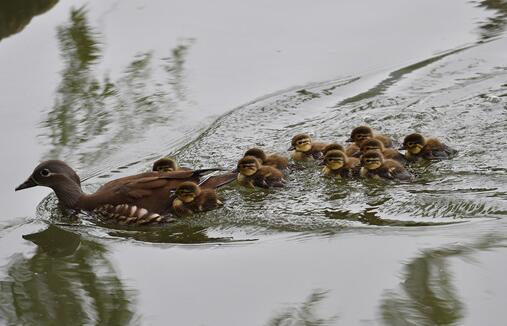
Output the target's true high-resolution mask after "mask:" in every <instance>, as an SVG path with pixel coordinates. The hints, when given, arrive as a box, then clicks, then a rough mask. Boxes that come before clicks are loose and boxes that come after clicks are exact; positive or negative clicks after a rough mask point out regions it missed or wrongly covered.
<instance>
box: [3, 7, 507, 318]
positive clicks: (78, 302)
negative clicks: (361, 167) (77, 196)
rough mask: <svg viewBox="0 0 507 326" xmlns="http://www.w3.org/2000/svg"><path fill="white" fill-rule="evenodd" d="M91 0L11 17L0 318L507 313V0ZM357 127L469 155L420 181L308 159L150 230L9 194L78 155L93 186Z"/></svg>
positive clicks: (430, 169) (421, 173)
mask: <svg viewBox="0 0 507 326" xmlns="http://www.w3.org/2000/svg"><path fill="white" fill-rule="evenodd" d="M82 4H84V5H85V6H84V7H79V6H78V7H71V6H72V5H73V4H67V3H65V2H64V3H58V4H56V2H51V1H47V3H45V4H42V2H38V3H37V4H35V3H32V2H30V1H26V3H23V2H20V3H19V6H15V5H1V7H0V8H1V10H0V17H7V18H6V19H5V20H4V19H2V20H1V21H2V23H1V24H0V26H1V34H0V38H3V39H0V62H2V63H1V64H0V69H1V70H3V71H4V72H5V74H2V76H4V77H1V78H0V82H1V83H2V84H1V85H2V89H4V91H3V92H2V93H3V97H2V99H1V100H0V109H1V110H0V113H1V118H2V121H4V122H5V121H7V122H8V123H7V124H6V126H5V127H4V129H3V130H2V147H3V148H4V149H5V151H4V152H5V153H6V154H7V156H6V157H7V158H8V160H4V161H5V162H6V163H5V165H4V168H6V169H7V170H9V171H10V172H12V173H10V172H9V173H5V171H6V170H5V169H4V173H3V174H2V176H4V178H5V180H6V181H5V183H4V185H2V188H1V193H2V195H4V198H5V199H4V201H3V203H4V205H2V206H4V207H5V208H4V215H3V216H4V217H2V219H1V220H0V259H1V262H2V264H1V265H2V268H1V272H0V303H1V304H0V323H3V324H6V325H20V324H22V325H128V324H134V325H137V324H140V325H166V324H168V323H170V324H179V325H379V324H380V325H479V324H482V325H498V324H501V323H502V322H503V310H504V307H505V304H506V303H507V295H506V293H507V287H506V283H505V282H504V275H505V272H506V271H507V265H506V263H505V257H506V256H505V254H506V250H505V249H506V245H507V241H506V240H507V224H506V222H505V216H506V214H507V202H506V199H507V196H506V195H507V173H506V172H507V169H506V166H505V160H506V159H507V157H506V155H505V153H504V150H503V149H504V148H506V146H507V119H506V116H507V104H506V103H507V102H506V99H507V61H506V59H505V53H506V50H507V39H506V38H505V37H504V30H505V25H506V24H505V22H506V21H507V4H506V3H505V2H503V1H478V2H461V1H452V2H448V3H446V4H445V5H442V4H441V3H440V2H436V1H435V2H426V3H424V4H423V3H422V2H421V3H418V4H417V6H416V5H412V6H406V5H405V4H404V3H403V2H401V1H391V2H387V3H384V4H378V3H374V2H370V3H369V7H368V8H365V7H363V6H362V5H359V4H356V3H354V2H344V3H341V4H333V3H332V2H324V3H322V4H320V5H319V6H317V5H312V4H301V3H296V4H293V3H288V2H282V3H277V4H271V3H268V2H266V3H258V4H256V5H253V4H252V6H251V7H250V8H247V7H243V6H242V5H238V4H236V3H232V2H228V1H222V2H219V3H217V4H216V5H215V6H216V7H214V8H210V7H208V5H207V4H206V3H200V7H199V10H197V11H196V10H195V9H191V8H189V7H187V5H182V4H176V3H170V2H169V3H166V4H162V3H158V2H157V3H153V4H145V3H142V2H140V1H137V2H135V1H131V2H126V3H119V2H103V3H102V2H101V3H95V2H91V3H84V2H83V3H82ZM74 5H77V4H74ZM175 9H178V10H175ZM366 9H368V10H366ZM46 11H47V13H46V14H45V15H42V16H41V17H40V18H41V20H37V19H38V18H37V17H38V16H37V15H41V14H42V13H44V12H46ZM169 12H175V13H177V14H170V13H169ZM283 12H289V13H290V14H289V15H283V14H282V13H283ZM371 12H375V13H376V14H375V15H372V14H371ZM210 13H213V14H215V16H213V15H210ZM421 13H425V14H426V15H421ZM261 14H263V15H264V20H265V24H264V25H263V26H260V25H258V24H259V23H258V21H259V19H258V17H260V16H259V15H261ZM256 15H257V16H256ZM428 15H429V16H428ZM451 15H452V17H453V21H452V23H449V24H447V20H446V19H445V18H446V17H450V16H451ZM180 16H181V17H180ZM374 16H375V17H374ZM332 17H334V19H331V18H332ZM428 17H432V20H431V21H432V22H433V23H432V24H430V25H431V26H428V24H427V22H428ZM43 18H46V20H42V19H43ZM134 18H135V20H134ZM168 18H172V19H168ZM198 18H199V19H198ZM218 18H221V19H218ZM303 18H304V19H303ZM32 20H33V22H31V21H32ZM133 21H135V23H133ZM254 22H256V24H254ZM300 25H302V26H300ZM31 26H34V27H33V28H32V29H31V28H30V27H31ZM132 26H133V27H132ZM181 26H184V27H185V28H183V29H182V27H181ZM274 26H276V28H274ZM284 26H285V27H286V29H284ZM361 26H362V27H361ZM399 26H403V28H402V29H400V28H399ZM161 27H164V29H161ZM232 27H235V28H232ZM239 27H241V28H239ZM144 28H146V30H145V31H144V32H139V33H138V32H136V29H144ZM363 29H366V30H367V31H365V32H364V34H363V32H362V30H363ZM372 29H377V30H376V32H372V31H371V30H372ZM161 30H163V31H166V32H164V33H161ZM311 31H313V32H315V33H312V32H311ZM351 31H353V32H352V33H351ZM437 32H438V33H437ZM39 33H44V34H39ZM136 33H138V34H136ZM166 34H167V35H166ZM41 35H44V36H43V37H42V40H43V41H44V44H42V43H41V44H39V47H40V51H39V54H40V58H41V61H40V62H36V63H33V60H32V59H27V58H26V57H25V56H24V55H23V54H22V51H27V50H26V49H28V48H29V49H30V51H27V52H30V53H31V54H33V53H36V52H37V49H36V48H34V47H35V45H36V41H34V40H35V39H39V38H40V37H41ZM217 35H218V36H217ZM245 35H248V37H246V36H245ZM268 36H269V37H268ZM23 37H24V38H23ZM245 37H246V39H245ZM393 37H394V38H395V39H396V40H394V41H393V40H392V38H393ZM166 39H167V43H168V44H169V45H167V44H166V43H165V42H166ZM335 39H340V40H343V41H342V42H335V41H334V40H335ZM162 43H164V45H160V44H162ZM50 44H54V45H52V46H50ZM365 44H366V45H365ZM368 46H369V47H370V49H368ZM363 47H365V48H363ZM2 51H3V52H2ZM280 56H282V57H280ZM44 58H46V60H45V61H44V60H43V59H44ZM48 58H52V59H48ZM340 59H341V60H340ZM336 61H338V62H339V63H335V62H336ZM18 62H19V63H18ZM45 63H46V64H45ZM21 64H23V65H24V66H21ZM47 66H49V67H50V69H49V68H47ZM199 68H201V69H199ZM46 69H49V70H46ZM1 70H0V71H1ZM43 72H46V74H47V76H46V75H45V74H44V73H43ZM319 80H320V81H319ZM315 81H317V82H315ZM20 85H22V87H21V86H20ZM278 89H284V90H283V91H277V90H278ZM9 90H11V91H9ZM254 98H255V99H254ZM245 103H246V104H245ZM14 104H15V105H14ZM360 124H368V125H370V126H372V127H373V128H374V129H375V130H378V131H379V132H382V133H386V134H389V135H392V136H393V138H394V139H395V140H397V141H401V139H402V138H403V137H404V135H406V134H408V133H410V132H412V131H414V130H415V131H418V132H421V133H424V134H428V135H433V136H437V137H439V138H441V139H443V140H444V141H445V142H446V143H448V144H450V145H452V146H453V147H455V148H457V149H458V150H459V155H458V156H457V157H456V158H455V159H453V160H451V161H443V162H438V163H434V164H430V165H424V164H422V165H420V166H416V167H414V171H415V172H416V173H417V178H416V180H415V181H414V182H410V183H383V182H377V181H363V180H353V181H336V180H329V179H327V178H322V177H321V176H320V173H319V169H317V168H315V167H312V166H309V167H308V169H306V170H301V171H295V172H294V173H292V174H291V175H290V176H289V177H288V181H289V182H288V186H287V188H286V189H283V190H281V191H250V190H244V189H241V188H239V187H238V186H235V185H231V186H228V187H225V188H224V189H223V190H222V195H223V196H224V197H225V198H226V200H227V201H226V206H225V207H224V208H223V209H220V210H217V211H213V212H209V213H207V214H203V215H200V216H196V217H195V218H194V219H191V220H185V221H181V222H178V223H175V224H172V225H168V226H165V227H161V228H156V229H154V228H147V229H131V228H118V227H111V226H108V225H100V224H97V222H96V221H95V219H94V218H93V217H92V216H88V215H86V214H78V215H74V216H69V215H68V214H65V213H64V212H62V211H61V210H60V209H59V208H58V206H57V201H56V198H55V197H54V195H51V194H50V195H49V196H47V197H45V194H47V193H48V192H47V191H44V190H38V191H31V190H30V191H24V192H20V193H16V194H13V192H12V189H13V188H14V187H15V186H16V185H17V184H19V183H20V182H21V181H23V180H24V179H25V178H26V176H27V175H28V174H29V173H30V171H31V169H32V168H33V167H34V166H35V164H36V162H38V161H39V160H42V159H45V158H54V157H57V158H61V159H65V160H66V161H68V162H69V163H70V164H71V165H73V166H74V167H75V168H76V170H77V171H78V173H79V174H80V175H81V176H82V178H83V179H85V180H86V181H85V188H86V189H87V190H88V191H93V189H95V188H96V187H98V186H99V185H101V184H103V183H104V182H106V181H107V180H110V179H113V178H116V177H119V176H123V175H128V174H131V173H136V172H139V171H143V170H146V169H148V168H149V167H150V165H151V162H153V160H154V159H155V158H158V157H159V156H161V155H165V154H170V155H173V156H175V157H177V158H178V160H179V161H180V162H181V164H182V165H186V166H194V167H210V166H222V167H232V166H234V165H235V162H236V161H237V159H238V157H240V156H241V154H242V153H243V152H244V150H245V149H246V148H248V147H250V146H252V145H255V146H260V147H262V148H265V149H267V150H268V151H272V152H279V153H285V152H286V149H287V147H288V146H289V140H290V138H291V137H292V136H293V135H294V134H296V133H300V132H308V133H310V134H312V136H313V137H314V138H316V139H320V140H323V141H329V142H330V141H337V142H344V141H345V139H346V138H347V137H348V134H349V133H350V130H351V129H352V128H353V127H354V126H357V125H360ZM11 183H12V184H11ZM30 196H31V197H30ZM17 216H22V217H17Z"/></svg>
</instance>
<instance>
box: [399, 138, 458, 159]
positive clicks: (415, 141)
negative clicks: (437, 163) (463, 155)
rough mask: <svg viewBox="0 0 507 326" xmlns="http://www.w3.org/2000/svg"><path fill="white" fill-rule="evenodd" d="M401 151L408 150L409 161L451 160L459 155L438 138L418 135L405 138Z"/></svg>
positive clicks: (406, 154) (406, 153) (406, 155)
mask: <svg viewBox="0 0 507 326" xmlns="http://www.w3.org/2000/svg"><path fill="white" fill-rule="evenodd" d="M400 149H404V150H406V152H405V157H406V158H407V159H408V160H409V161H417V160H421V159H422V160H442V159H449V158H451V157H452V156H454V155H456V154H457V153H458V151H457V150H455V149H452V148H451V147H449V146H447V145H445V144H444V143H442V142H441V141H440V140H438V139H436V138H425V137H424V136H423V135H421V134H417V133H414V134H410V135H408V136H407V137H405V139H404V140H403V146H402V147H401V148H400Z"/></svg>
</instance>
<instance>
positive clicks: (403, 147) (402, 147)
mask: <svg viewBox="0 0 507 326" xmlns="http://www.w3.org/2000/svg"><path fill="white" fill-rule="evenodd" d="M404 149H407V147H406V146H405V145H402V146H401V147H400V148H398V150H399V151H401V150H404Z"/></svg>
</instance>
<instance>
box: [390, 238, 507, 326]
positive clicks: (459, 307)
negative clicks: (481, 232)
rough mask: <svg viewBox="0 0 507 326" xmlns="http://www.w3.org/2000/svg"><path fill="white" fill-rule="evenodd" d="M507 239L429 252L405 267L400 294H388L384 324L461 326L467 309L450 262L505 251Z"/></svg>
mask: <svg viewBox="0 0 507 326" xmlns="http://www.w3.org/2000/svg"><path fill="white" fill-rule="evenodd" d="M505 240H506V239H505V238H504V237H497V236H490V237H487V238H484V239H483V240H481V241H479V242H477V243H475V244H473V245H471V246H455V247H450V248H443V249H436V250H429V251H427V252H425V253H424V254H423V255H422V256H420V257H418V258H416V259H414V260H413V261H411V262H410V263H409V264H408V265H407V266H406V274H405V280H404V282H403V284H402V285H401V289H400V290H399V291H398V292H394V291H389V292H387V293H386V294H385V297H384V299H383V302H382V305H381V309H382V317H383V320H384V324H385V325H414V326H416V325H417V326H426V325H459V321H460V320H461V319H462V318H463V317H464V312H465V307H464V304H463V302H461V300H460V299H459V296H458V293H457V290H456V288H455V286H454V285H453V282H452V273H451V272H450V271H449V262H448V259H449V258H452V257H460V258H464V259H472V257H471V255H472V254H473V253H475V252H477V251H483V250H491V249H494V248H506V247H507V245H506V244H505Z"/></svg>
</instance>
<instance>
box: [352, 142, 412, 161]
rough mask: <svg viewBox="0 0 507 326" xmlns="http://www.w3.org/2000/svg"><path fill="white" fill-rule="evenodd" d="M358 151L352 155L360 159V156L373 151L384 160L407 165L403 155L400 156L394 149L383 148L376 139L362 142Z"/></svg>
mask: <svg viewBox="0 0 507 326" xmlns="http://www.w3.org/2000/svg"><path fill="white" fill-rule="evenodd" d="M359 149H360V150H359V152H356V153H355V154H354V157H361V155H363V154H364V153H366V152H369V151H374V152H378V153H382V155H383V156H384V158H385V159H391V160H395V161H397V162H399V163H401V164H406V163H407V159H406V158H405V156H403V154H401V153H400V152H398V151H397V150H395V149H394V148H385V147H384V144H383V143H382V142H381V141H380V140H378V139H373V138H371V139H367V140H365V141H363V143H362V144H361V147H360V148H359Z"/></svg>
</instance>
